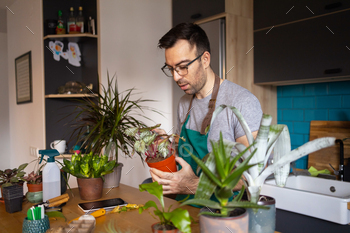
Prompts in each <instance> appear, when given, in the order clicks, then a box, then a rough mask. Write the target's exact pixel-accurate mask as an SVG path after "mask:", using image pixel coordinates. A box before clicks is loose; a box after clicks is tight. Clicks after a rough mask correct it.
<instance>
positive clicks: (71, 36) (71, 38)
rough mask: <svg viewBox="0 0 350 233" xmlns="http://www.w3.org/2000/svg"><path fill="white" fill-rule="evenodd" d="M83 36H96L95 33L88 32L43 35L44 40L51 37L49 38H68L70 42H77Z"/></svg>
mask: <svg viewBox="0 0 350 233" xmlns="http://www.w3.org/2000/svg"><path fill="white" fill-rule="evenodd" d="M84 38H96V39H97V38H98V36H97V35H93V34H90V33H79V34H58V35H47V36H45V37H44V40H46V39H51V40H68V41H72V42H79V41H80V40H81V39H84Z"/></svg>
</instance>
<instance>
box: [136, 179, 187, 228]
mask: <svg viewBox="0 0 350 233" xmlns="http://www.w3.org/2000/svg"><path fill="white" fill-rule="evenodd" d="M139 189H140V191H141V192H143V191H147V192H149V193H150V194H152V195H154V196H155V197H157V199H158V200H159V203H160V205H161V209H160V208H158V206H157V204H156V203H155V202H154V201H148V202H146V204H145V205H144V206H143V207H140V208H139V213H140V214H141V213H142V212H143V211H144V210H146V209H148V208H151V207H153V208H154V209H155V210H154V212H153V213H154V214H155V215H156V216H157V217H158V218H159V222H158V223H155V224H153V225H152V232H168V233H178V232H183V233H190V232H191V221H192V218H191V216H190V215H189V213H188V211H187V210H184V209H181V208H176V209H174V210H172V211H170V208H171V207H169V209H168V211H166V210H165V207H164V198H163V186H162V185H160V184H158V182H153V183H148V184H141V185H139Z"/></svg>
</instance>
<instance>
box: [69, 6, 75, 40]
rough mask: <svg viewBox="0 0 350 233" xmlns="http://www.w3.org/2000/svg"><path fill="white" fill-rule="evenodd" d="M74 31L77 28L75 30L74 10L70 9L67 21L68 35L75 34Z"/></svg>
mask: <svg viewBox="0 0 350 233" xmlns="http://www.w3.org/2000/svg"><path fill="white" fill-rule="evenodd" d="M76 31H77V28H76V24H75V17H74V8H73V7H71V8H70V14H69V18H68V20H67V32H68V33H69V34H72V33H77V32H76Z"/></svg>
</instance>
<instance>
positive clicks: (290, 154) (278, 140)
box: [207, 105, 335, 232]
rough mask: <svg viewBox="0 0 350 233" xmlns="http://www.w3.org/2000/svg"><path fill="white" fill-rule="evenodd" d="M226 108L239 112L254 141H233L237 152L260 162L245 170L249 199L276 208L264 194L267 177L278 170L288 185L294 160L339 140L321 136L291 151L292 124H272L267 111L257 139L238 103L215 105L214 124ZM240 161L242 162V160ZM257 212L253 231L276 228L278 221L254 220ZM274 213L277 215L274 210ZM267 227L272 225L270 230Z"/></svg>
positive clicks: (278, 179)
mask: <svg viewBox="0 0 350 233" xmlns="http://www.w3.org/2000/svg"><path fill="white" fill-rule="evenodd" d="M225 108H229V109H231V110H232V112H233V113H234V114H235V115H236V117H237V119H238V120H239V122H240V124H241V126H242V128H243V130H244V131H245V133H246V136H247V139H248V142H249V145H250V146H249V147H248V148H247V147H246V146H245V145H242V144H240V143H234V144H233V145H234V149H235V151H236V153H243V156H242V159H243V161H246V160H247V159H248V158H250V161H249V163H248V164H258V165H257V166H252V167H250V168H249V169H248V170H246V171H244V172H243V175H244V177H245V180H244V182H245V184H246V186H247V189H248V193H247V194H248V200H249V201H250V202H252V203H260V204H263V203H266V205H270V206H273V208H274V204H272V203H274V199H273V198H271V197H264V196H261V195H260V190H261V187H262V185H263V184H264V182H265V180H266V178H267V177H268V176H269V175H271V174H272V173H274V176H275V181H276V184H277V185H278V186H280V187H284V186H285V184H286V181H287V178H288V176H289V171H290V163H291V162H293V161H295V160H297V159H299V158H301V157H303V156H305V155H307V154H309V153H312V152H315V151H317V150H320V149H323V148H326V147H329V146H332V145H334V144H335V138H333V137H325V138H318V139H315V140H313V141H310V142H307V143H305V144H304V145H302V146H300V147H299V148H296V149H294V150H293V151H291V143H290V135H289V131H288V127H287V126H286V125H281V124H276V125H271V121H272V117H271V116H270V115H267V114H264V115H263V117H262V119H261V124H260V128H259V131H258V134H257V137H256V138H255V139H254V138H253V135H252V133H251V131H250V129H249V126H248V124H247V123H246V121H245V120H244V118H243V116H242V114H241V113H240V112H239V110H238V109H236V108H235V107H231V106H226V105H221V106H219V107H218V108H217V109H215V111H214V113H213V117H212V120H211V124H212V123H213V121H214V119H215V117H216V116H217V115H218V114H220V113H221V112H222V111H223V110H224V109H225ZM209 127H210V126H209ZM209 127H208V128H207V131H208V130H209ZM272 152H273V164H268V160H269V158H270V155H271V153H272ZM271 156H272V155H271ZM237 163H240V161H238V162H237ZM242 163H243V162H242ZM272 199H273V201H272ZM256 213H257V212H256V211H255V213H254V217H253V216H250V228H251V230H250V232H270V231H272V232H273V231H274V228H275V226H274V224H271V225H270V226H262V225H260V223H261V222H264V221H255V222H253V223H252V222H251V220H253V219H257V218H258V216H257V215H256ZM264 215H265V216H266V215H267V213H263V214H262V215H261V216H262V217H263V216H264ZM272 216H274V214H272ZM259 222H260V223H259ZM266 222H267V221H265V223H266ZM269 222H270V223H274V219H273V221H272V220H271V221H269ZM267 228H269V229H268V230H267Z"/></svg>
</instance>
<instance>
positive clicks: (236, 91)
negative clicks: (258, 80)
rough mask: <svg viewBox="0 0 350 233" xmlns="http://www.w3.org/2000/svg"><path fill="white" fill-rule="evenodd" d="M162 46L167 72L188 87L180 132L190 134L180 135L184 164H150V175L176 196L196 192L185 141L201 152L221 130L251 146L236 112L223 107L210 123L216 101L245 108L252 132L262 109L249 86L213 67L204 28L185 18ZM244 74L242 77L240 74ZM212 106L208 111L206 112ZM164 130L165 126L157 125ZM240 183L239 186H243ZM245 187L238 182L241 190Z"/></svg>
mask: <svg viewBox="0 0 350 233" xmlns="http://www.w3.org/2000/svg"><path fill="white" fill-rule="evenodd" d="M158 47H159V48H162V49H165V65H164V66H163V68H162V70H163V72H164V73H165V74H166V75H167V76H169V77H172V78H173V79H174V81H175V82H176V83H177V84H178V86H179V87H180V88H181V89H182V90H183V91H184V92H185V93H186V95H184V96H183V97H182V98H181V99H180V102H179V106H178V117H177V118H178V119H177V121H178V125H177V130H176V133H177V134H179V135H180V136H182V137H184V138H185V139H186V142H182V141H181V140H180V141H179V144H178V157H177V158H176V161H177V162H178V163H179V165H180V167H181V169H179V171H178V172H174V173H166V172H162V171H159V170H157V169H153V168H151V169H150V173H151V176H152V179H153V180H154V181H158V183H159V184H162V185H163V193H164V194H183V195H182V196H181V195H177V198H176V199H177V200H180V199H182V198H184V197H185V196H187V194H194V193H195V192H196V189H197V186H198V182H199V177H198V176H197V175H198V174H197V175H196V174H195V173H196V170H197V169H196V168H197V164H196V163H195V162H194V161H193V160H192V158H191V157H190V156H189V155H188V154H187V152H186V151H185V150H184V149H183V147H187V148H188V149H189V150H191V151H192V153H193V154H194V155H196V156H197V157H199V158H201V159H202V158H203V157H204V156H205V155H206V154H207V153H208V152H210V151H211V144H210V140H213V141H217V140H219V136H220V131H221V132H222V134H223V137H224V138H225V139H227V140H230V141H236V142H240V143H242V144H244V145H246V146H248V140H247V138H246V136H245V133H244V131H243V129H242V127H241V125H240V123H239V122H238V120H237V118H236V116H235V115H234V114H233V112H232V111H231V110H229V109H225V110H224V111H223V112H221V113H220V114H219V115H218V116H217V117H216V119H215V121H214V122H213V125H210V131H209V132H208V134H205V132H204V130H205V128H206V126H207V125H208V124H209V123H210V120H211V114H210V113H212V112H213V110H214V109H215V107H218V106H220V105H221V104H226V105H228V106H235V107H236V108H238V110H239V111H240V112H241V113H242V114H243V116H244V118H245V120H246V121H247V123H248V125H249V127H250V129H251V131H252V132H253V136H254V137H256V135H257V130H258V129H259V126H260V121H261V117H262V110H261V106H260V103H259V101H258V99H257V98H256V97H255V96H254V95H253V94H252V93H250V92H249V91H248V90H246V89H244V88H242V87H240V86H238V85H236V84H234V83H232V82H230V81H227V80H222V79H220V78H219V77H218V76H217V75H216V74H215V73H214V71H213V70H212V68H211V67H210V45H209V40H208V37H207V35H206V34H205V32H204V31H203V29H201V28H200V27H199V26H198V25H195V24H192V23H182V24H179V25H177V26H176V27H174V28H172V29H171V30H170V31H169V32H167V33H166V34H165V35H164V36H163V37H162V38H161V39H160V40H159V44H158ZM242 78H244V77H242ZM208 112H209V114H208ZM158 132H159V133H160V132H163V133H164V131H163V130H158ZM241 185H242V183H240V184H239V185H238V186H241ZM240 188H241V187H236V188H235V190H239V189H240Z"/></svg>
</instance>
